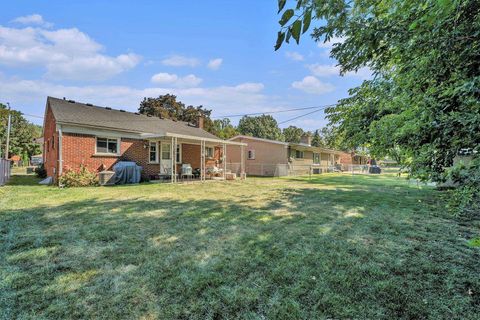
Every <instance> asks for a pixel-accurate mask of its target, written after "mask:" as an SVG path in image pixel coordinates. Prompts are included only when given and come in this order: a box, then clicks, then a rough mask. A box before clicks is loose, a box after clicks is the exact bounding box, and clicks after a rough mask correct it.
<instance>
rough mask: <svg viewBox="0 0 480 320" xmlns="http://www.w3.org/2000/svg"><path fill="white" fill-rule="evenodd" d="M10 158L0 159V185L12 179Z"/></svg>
mask: <svg viewBox="0 0 480 320" xmlns="http://www.w3.org/2000/svg"><path fill="white" fill-rule="evenodd" d="M10 167H11V166H10V160H6V159H0V186H3V185H5V183H7V181H8V179H10V174H11V171H10V170H11V169H10Z"/></svg>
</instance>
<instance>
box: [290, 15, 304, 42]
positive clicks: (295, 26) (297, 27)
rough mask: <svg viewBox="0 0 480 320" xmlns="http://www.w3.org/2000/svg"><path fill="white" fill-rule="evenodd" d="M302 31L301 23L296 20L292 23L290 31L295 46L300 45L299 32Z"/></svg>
mask: <svg viewBox="0 0 480 320" xmlns="http://www.w3.org/2000/svg"><path fill="white" fill-rule="evenodd" d="M301 30H302V21H300V20H297V21H295V22H294V23H293V25H292V26H291V27H290V31H291V32H292V37H293V39H295V41H296V42H297V44H299V43H300V31H301Z"/></svg>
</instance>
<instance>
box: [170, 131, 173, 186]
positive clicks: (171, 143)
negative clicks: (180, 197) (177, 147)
mask: <svg viewBox="0 0 480 320" xmlns="http://www.w3.org/2000/svg"><path fill="white" fill-rule="evenodd" d="M170 164H171V168H170V181H171V182H172V183H173V182H174V177H173V165H174V159H173V137H172V139H171V141H170Z"/></svg>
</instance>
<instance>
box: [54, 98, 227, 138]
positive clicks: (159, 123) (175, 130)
mask: <svg viewBox="0 0 480 320" xmlns="http://www.w3.org/2000/svg"><path fill="white" fill-rule="evenodd" d="M47 105H48V106H50V108H51V110H52V112H53V115H54V117H55V120H56V121H57V123H59V124H71V125H79V126H87V127H95V128H105V129H110V130H119V131H126V132H133V133H140V134H157V135H162V134H167V133H169V134H176V135H184V136H192V137H199V138H206V139H215V140H220V139H219V138H218V137H216V136H214V135H213V134H211V133H209V132H207V131H205V130H203V129H200V128H198V127H196V126H194V125H192V124H190V123H188V122H184V121H173V120H170V119H160V118H158V117H149V116H146V115H142V114H138V113H133V112H127V111H123V110H115V109H111V108H108V107H99V106H94V105H91V104H85V103H80V102H75V101H73V100H64V99H58V98H54V97H48V98H47Z"/></svg>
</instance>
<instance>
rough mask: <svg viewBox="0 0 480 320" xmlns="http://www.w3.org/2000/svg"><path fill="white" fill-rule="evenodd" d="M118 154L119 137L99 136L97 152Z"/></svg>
mask: <svg viewBox="0 0 480 320" xmlns="http://www.w3.org/2000/svg"><path fill="white" fill-rule="evenodd" d="M96 153H109V154H118V139H111V138H99V137H97V152H96Z"/></svg>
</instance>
